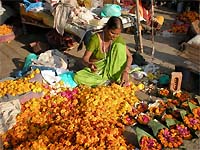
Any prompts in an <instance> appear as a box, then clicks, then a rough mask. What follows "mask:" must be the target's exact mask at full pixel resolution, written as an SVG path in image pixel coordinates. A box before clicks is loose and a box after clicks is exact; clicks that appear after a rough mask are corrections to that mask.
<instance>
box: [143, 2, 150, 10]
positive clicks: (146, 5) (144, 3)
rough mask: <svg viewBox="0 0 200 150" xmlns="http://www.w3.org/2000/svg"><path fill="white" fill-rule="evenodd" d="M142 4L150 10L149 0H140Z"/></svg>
mask: <svg viewBox="0 0 200 150" xmlns="http://www.w3.org/2000/svg"><path fill="white" fill-rule="evenodd" d="M141 3H142V6H143V7H144V8H145V9H147V10H150V9H151V4H152V3H151V0H141Z"/></svg>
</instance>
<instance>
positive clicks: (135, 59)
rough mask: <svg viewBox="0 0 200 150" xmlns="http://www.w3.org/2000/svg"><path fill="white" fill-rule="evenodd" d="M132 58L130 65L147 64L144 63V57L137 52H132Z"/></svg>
mask: <svg viewBox="0 0 200 150" xmlns="http://www.w3.org/2000/svg"><path fill="white" fill-rule="evenodd" d="M132 57H133V62H132V64H136V65H138V66H144V65H147V62H146V61H145V59H144V57H143V56H142V55H140V54H139V52H134V53H133V55H132Z"/></svg>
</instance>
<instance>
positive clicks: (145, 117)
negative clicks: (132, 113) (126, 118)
mask: <svg viewBox="0 0 200 150" xmlns="http://www.w3.org/2000/svg"><path fill="white" fill-rule="evenodd" d="M150 120H151V117H150V116H148V115H146V114H142V113H141V114H139V115H138V117H137V121H138V122H139V123H140V124H144V125H146V124H148V123H149V121H150Z"/></svg>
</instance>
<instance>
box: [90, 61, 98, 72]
mask: <svg viewBox="0 0 200 150" xmlns="http://www.w3.org/2000/svg"><path fill="white" fill-rule="evenodd" d="M89 68H90V69H91V71H92V72H96V71H97V67H96V65H95V64H93V63H91V64H89Z"/></svg>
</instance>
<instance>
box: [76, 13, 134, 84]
mask: <svg viewBox="0 0 200 150" xmlns="http://www.w3.org/2000/svg"><path fill="white" fill-rule="evenodd" d="M122 28H123V24H122V20H121V19H120V18H119V17H114V16H113V17H110V19H109V20H108V22H107V23H106V25H105V27H104V28H103V31H102V32H97V33H95V34H93V35H92V36H91V38H90V41H89V43H88V44H87V45H86V51H85V54H84V56H83V64H84V65H85V66H86V67H85V68H84V69H83V70H80V71H78V72H77V73H76V74H75V76H74V80H75V81H76V82H77V83H78V84H84V85H88V86H97V85H104V84H106V83H108V81H109V82H117V83H119V84H121V85H123V86H126V85H128V83H129V71H130V67H131V63H132V55H131V53H130V52H129V50H128V49H127V46H126V43H125V41H124V39H123V38H122V37H121V36H120V33H121V31H122Z"/></svg>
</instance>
